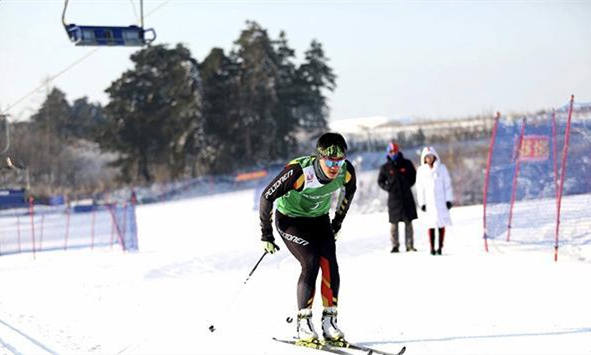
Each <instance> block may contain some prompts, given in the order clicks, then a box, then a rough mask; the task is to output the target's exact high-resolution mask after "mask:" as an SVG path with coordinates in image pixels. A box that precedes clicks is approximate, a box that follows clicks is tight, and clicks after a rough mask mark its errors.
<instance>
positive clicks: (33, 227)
mask: <svg viewBox="0 0 591 355" xmlns="http://www.w3.org/2000/svg"><path fill="white" fill-rule="evenodd" d="M33 201H34V199H33V196H29V216H31V242H32V244H33V259H35V256H36V254H35V252H36V249H35V217H34V216H35V210H34V208H33Z"/></svg>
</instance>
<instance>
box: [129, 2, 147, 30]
mask: <svg viewBox="0 0 591 355" xmlns="http://www.w3.org/2000/svg"><path fill="white" fill-rule="evenodd" d="M129 2H130V3H131V8H132V9H133V16H134V17H135V20H136V21H137V22H138V23H141V27H144V24H143V21H142V19H141V18H139V17H138V16H137V10H136V8H135V2H134V1H133V0H129Z"/></svg>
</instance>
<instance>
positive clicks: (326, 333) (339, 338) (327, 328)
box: [322, 306, 345, 346]
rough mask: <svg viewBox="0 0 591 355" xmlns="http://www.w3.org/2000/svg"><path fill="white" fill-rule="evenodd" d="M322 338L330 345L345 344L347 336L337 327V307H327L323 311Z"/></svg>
mask: <svg viewBox="0 0 591 355" xmlns="http://www.w3.org/2000/svg"><path fill="white" fill-rule="evenodd" d="M322 336H323V337H324V340H325V341H326V342H327V343H328V344H333V345H336V346H342V345H339V344H340V343H345V334H343V332H342V331H341V330H340V329H339V328H338V327H337V307H335V306H333V307H325V308H324V311H322Z"/></svg>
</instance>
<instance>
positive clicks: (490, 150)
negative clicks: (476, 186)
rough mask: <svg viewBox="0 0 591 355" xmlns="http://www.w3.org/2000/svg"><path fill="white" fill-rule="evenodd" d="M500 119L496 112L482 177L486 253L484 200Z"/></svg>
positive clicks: (485, 198) (484, 236)
mask: <svg viewBox="0 0 591 355" xmlns="http://www.w3.org/2000/svg"><path fill="white" fill-rule="evenodd" d="M500 117H501V113H500V112H497V115H496V116H495V123H494V125H493V129H492V134H491V136H490V143H489V145H488V158H487V159H486V173H485V175H484V188H483V189H482V210H483V213H482V230H483V238H484V250H485V251H486V252H487V253H488V234H487V233H486V200H487V195H488V184H489V178H490V164H491V161H492V156H493V149H494V146H495V141H496V139H497V129H498V127H499V119H500Z"/></svg>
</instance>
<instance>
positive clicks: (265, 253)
mask: <svg viewBox="0 0 591 355" xmlns="http://www.w3.org/2000/svg"><path fill="white" fill-rule="evenodd" d="M268 253H269V252H268V251H266V250H265V251H264V252H263V255H261V258H260V259H259V261H257V263H256V264H255V265H254V267H253V268H252V270H250V273H249V274H248V276H247V277H246V280H244V283H243V285H246V282H248V280H250V277H251V276H252V274H254V271H255V270H256V269H257V267H259V264H260V263H261V261H263V258H264V257H265V255H267V254H268Z"/></svg>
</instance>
